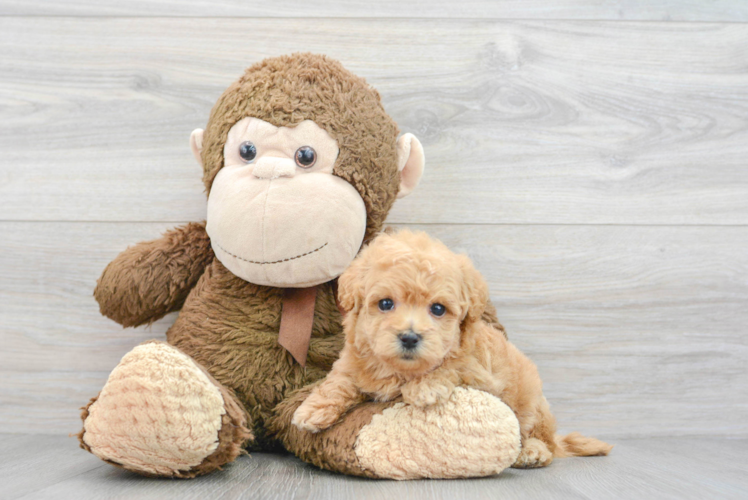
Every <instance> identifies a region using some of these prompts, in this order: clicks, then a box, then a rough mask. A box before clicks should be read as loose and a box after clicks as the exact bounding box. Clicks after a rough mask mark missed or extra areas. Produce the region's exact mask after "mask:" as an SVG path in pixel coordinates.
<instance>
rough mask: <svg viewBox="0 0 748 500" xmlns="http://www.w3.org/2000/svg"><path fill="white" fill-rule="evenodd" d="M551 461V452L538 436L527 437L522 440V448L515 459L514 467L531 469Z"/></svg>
mask: <svg viewBox="0 0 748 500" xmlns="http://www.w3.org/2000/svg"><path fill="white" fill-rule="evenodd" d="M552 461H553V453H552V452H551V450H549V449H548V446H546V444H545V443H544V442H543V441H541V440H540V439H538V438H527V439H523V440H522V450H521V451H520V452H519V456H518V457H517V460H515V462H514V465H512V467H514V468H515V469H533V468H536V467H546V466H548V465H550V464H551V462H552Z"/></svg>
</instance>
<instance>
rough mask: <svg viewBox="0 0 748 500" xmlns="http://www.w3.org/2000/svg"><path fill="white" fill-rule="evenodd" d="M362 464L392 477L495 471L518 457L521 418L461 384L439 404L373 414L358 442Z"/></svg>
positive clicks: (473, 474) (403, 406)
mask: <svg viewBox="0 0 748 500" xmlns="http://www.w3.org/2000/svg"><path fill="white" fill-rule="evenodd" d="M355 450H356V456H357V457H358V459H359V462H360V464H361V465H362V466H363V467H364V468H365V469H367V470H370V471H372V472H374V473H375V474H377V475H378V476H380V477H387V478H393V479H417V478H458V477H479V476H490V475H493V474H497V473H499V472H501V471H502V470H504V469H506V468H507V467H509V466H510V465H512V464H513V463H514V461H515V460H516V459H517V456H518V455H519V450H520V438H519V422H518V421H517V418H516V417H515V416H514V412H512V410H511V409H510V408H509V407H508V406H507V405H505V404H504V403H503V402H501V400H500V399H498V398H496V397H494V396H491V395H490V394H488V393H485V392H482V391H477V390H475V389H465V388H461V387H458V388H457V389H455V392H454V394H452V396H451V397H450V399H449V400H448V401H447V402H446V403H444V404H441V405H438V406H432V407H428V408H426V409H420V408H417V407H415V406H409V405H406V404H404V403H399V404H397V405H395V406H393V407H392V408H388V409H386V410H384V412H383V413H382V414H381V415H375V416H374V418H373V419H372V421H371V423H370V424H369V425H367V426H365V427H364V428H362V429H361V431H360V432H359V435H358V439H357V440H356V445H355Z"/></svg>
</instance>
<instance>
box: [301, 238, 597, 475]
mask: <svg viewBox="0 0 748 500" xmlns="http://www.w3.org/2000/svg"><path fill="white" fill-rule="evenodd" d="M339 295H340V303H341V305H342V307H343V308H344V309H345V310H346V311H348V312H347V313H346V317H345V321H344V326H345V333H346V344H345V347H344V349H343V351H342V352H341V354H340V359H339V360H338V361H336V362H335V364H334V365H333V369H332V372H330V374H328V375H327V378H326V379H325V380H324V382H322V383H321V384H320V385H318V386H317V387H316V388H315V389H314V391H313V392H312V393H311V395H310V396H309V398H308V399H307V400H306V401H305V402H304V404H302V405H301V406H300V407H299V408H298V410H297V411H296V413H295V415H294V417H293V423H294V424H295V425H297V426H298V427H300V428H303V429H306V430H309V431H312V432H317V431H319V430H320V429H326V428H328V427H330V426H331V425H333V424H334V423H335V422H336V421H337V420H338V418H339V417H340V416H341V415H342V414H343V413H345V412H346V411H347V410H348V409H349V408H351V407H353V406H355V405H357V404H359V403H361V402H362V401H363V400H365V399H366V398H367V397H370V398H373V399H374V400H377V401H389V400H391V399H393V398H395V397H397V396H400V395H402V397H403V399H404V401H405V402H406V403H409V404H413V405H416V406H421V407H423V406H429V405H433V404H437V403H439V402H441V401H445V400H446V399H448V398H449V396H450V394H451V393H452V391H453V390H454V388H455V387H456V386H459V385H464V386H471V387H474V388H477V389H481V390H484V391H486V392H489V393H491V394H493V395H495V396H497V397H499V398H501V400H502V401H503V402H504V403H506V404H507V405H508V406H509V407H510V408H512V410H513V411H514V412H515V414H516V415H517V418H518V419H519V422H520V433H521V436H522V440H523V450H522V452H521V453H520V456H519V458H518V459H517V462H516V463H515V466H517V467H542V466H545V465H548V464H549V463H550V462H551V460H552V459H553V457H554V456H556V457H559V456H572V455H606V454H607V453H608V452H609V451H610V449H611V447H610V446H609V445H607V444H606V443H603V442H601V441H598V440H596V439H592V438H585V437H583V436H581V435H579V434H572V435H569V436H566V437H563V438H557V437H556V421H555V418H554V417H553V415H552V414H551V411H550V407H549V405H548V402H547V401H546V399H545V397H544V396H543V391H542V382H541V380H540V376H539V375H538V371H537V368H536V367H535V364H534V363H533V362H532V361H530V360H529V359H528V358H527V357H526V356H525V355H523V354H522V353H521V352H520V351H519V350H518V349H517V348H516V347H514V345H513V344H511V343H510V342H508V341H507V340H506V339H505V338H504V335H502V333H501V332H500V331H498V330H496V329H495V328H493V327H492V326H491V325H490V324H488V323H486V322H485V321H483V320H482V315H483V312H484V310H485V308H486V305H487V303H488V286H487V285H486V283H485V281H484V280H483V278H482V277H481V276H480V274H479V273H478V272H477V271H476V270H475V268H474V267H473V265H472V263H471V262H470V260H469V259H468V258H467V257H465V256H464V255H455V254H454V253H452V252H451V251H450V250H449V249H448V248H447V247H446V246H444V245H443V244H442V243H440V242H438V241H436V240H433V239H431V238H429V237H428V236H427V235H426V234H425V233H412V232H410V231H401V232H400V233H398V234H396V235H387V234H383V235H381V236H379V237H378V238H377V239H375V240H374V241H373V243H372V244H370V245H369V246H368V247H367V248H366V249H365V250H363V251H362V252H361V254H360V256H359V257H358V258H357V259H356V260H355V261H354V263H353V264H351V266H350V267H349V268H348V270H347V271H346V272H345V273H344V274H343V276H341V278H340V292H339ZM382 300H390V301H392V303H393V304H394V306H393V308H392V309H389V310H382V309H381V308H380V301H382ZM434 304H440V305H442V306H444V307H445V311H446V312H444V313H443V314H442V315H438V314H437V313H435V312H433V311H432V307H433V305H434ZM405 334H407V335H413V334H416V335H418V336H419V337H420V340H419V342H418V344H417V346H416V347H415V348H410V349H408V348H405V347H404V346H403V343H402V342H401V340H400V337H401V336H402V335H405Z"/></svg>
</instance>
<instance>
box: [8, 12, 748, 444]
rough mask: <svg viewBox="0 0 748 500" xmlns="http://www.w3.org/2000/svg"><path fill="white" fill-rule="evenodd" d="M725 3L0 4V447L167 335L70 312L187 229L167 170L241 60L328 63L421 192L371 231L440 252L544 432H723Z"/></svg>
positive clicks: (737, 125) (735, 97) (735, 324)
mask: <svg viewBox="0 0 748 500" xmlns="http://www.w3.org/2000/svg"><path fill="white" fill-rule="evenodd" d="M747 22H748V3H746V2H742V1H740V0H735V1H729V0H719V1H713V2H702V1H700V0H689V1H676V0H662V1H655V2H649V3H648V4H647V6H644V5H643V4H642V3H640V2H630V1H625V0H620V1H614V2H610V1H594V0H576V1H575V0H565V1H559V2H551V1H541V0H527V1H524V0H523V1H520V0H513V1H510V0H507V1H498V2H489V1H487V0H486V1H482V0H472V1H464V2H442V1H439V2H426V1H414V2H407V1H405V2H404V1H398V2H394V1H390V0H388V1H383V2H346V3H345V4H344V5H343V4H341V5H333V4H330V3H327V2H318V1H300V0H297V1H289V2H245V1H239V0H223V1H221V2H207V1H186V0H180V1H179V2H175V1H166V0H163V1H148V2H146V1H117V2H114V1H102V2H99V1H96V2H94V1H92V0H88V1H76V2H72V1H60V2H54V3H50V2H41V1H20V0H16V1H12V0H6V1H0V152H1V154H0V234H2V237H0V341H1V342H2V347H1V348H0V432H32V433H68V432H74V431H76V430H77V428H78V420H77V414H78V411H77V408H78V407H79V406H81V405H82V404H84V403H85V402H86V401H87V400H88V398H90V397H91V396H93V395H95V394H96V393H97V392H98V390H99V389H100V388H101V386H102V385H103V383H104V381H105V380H106V377H107V375H108V372H109V371H110V370H111V369H112V368H113V367H114V366H115V365H116V363H117V361H118V360H119V358H120V357H121V356H122V355H123V354H124V353H126V352H127V351H128V350H129V349H131V348H132V347H133V346H134V345H136V344H137V343H139V342H141V341H142V340H145V339H148V338H163V333H164V332H165V330H166V328H168V326H169V324H170V323H171V322H172V321H173V319H174V316H173V315H171V316H170V317H167V318H165V319H163V320H161V321H159V322H157V323H156V324H154V325H153V326H152V327H150V328H140V329H135V330H123V329H121V328H120V327H118V326H117V325H116V324H114V323H113V322H111V321H109V320H106V319H105V318H103V317H101V316H100V315H99V313H98V308H97V305H96V303H95V301H94V300H93V298H92V296H91V292H92V290H93V287H94V284H95V281H96V278H97V277H98V274H99V273H100V272H101V270H102V269H103V268H104V266H105V265H106V264H107V262H109V261H110V260H111V259H112V258H113V257H115V256H116V255H117V253H118V252H119V251H121V250H123V249H124V248H126V247H127V246H128V245H129V244H132V243H135V242H137V241H140V240H144V239H150V238H155V237H157V236H158V235H159V234H160V233H161V232H162V231H164V230H165V229H167V228H169V227H171V226H173V225H175V224H177V223H180V222H185V221H192V220H201V219H203V218H204V216H205V197H204V194H203V191H202V185H201V183H200V171H199V169H198V167H197V165H196V163H195V161H194V160H193V158H192V157H191V154H190V152H189V147H188V140H187V139H188V137H189V133H190V131H191V130H192V129H193V128H196V127H202V126H204V125H205V122H206V120H207V117H208V113H209V111H210V108H211V106H212V104H213V103H214V101H215V100H216V98H217V97H218V96H219V94H220V93H221V91H222V90H223V89H224V88H225V87H226V86H227V85H228V84H229V83H230V82H231V81H233V80H234V79H235V78H237V77H238V76H239V75H240V74H241V72H242V70H243V68H244V67H246V66H248V65H249V64H251V63H253V62H255V61H258V60H260V59H262V58H264V57H267V56H273V55H278V54H283V53H288V52H293V51H313V52H321V53H326V54H329V55H330V56H332V57H335V58H337V59H340V60H341V61H342V62H343V63H344V64H345V65H346V66H347V67H348V68H349V69H351V70H352V71H353V72H355V73H357V74H359V75H361V76H365V77H366V78H367V79H368V80H369V82H370V83H372V84H373V85H374V86H376V87H377V88H378V89H379V90H380V92H381V93H382V96H383V100H384V103H385V107H386V109H387V110H388V111H389V112H390V114H391V115H392V116H393V117H394V118H395V119H396V120H397V122H398V123H399V124H400V126H401V128H402V130H403V131H404V132H413V133H415V134H416V135H417V136H418V137H419V138H420V139H421V140H422V142H423V144H424V147H425V152H426V157H427V171H426V174H425V177H424V179H423V182H422V184H421V185H420V186H419V188H418V189H417V191H416V192H415V193H414V194H412V195H411V196H410V197H408V198H405V199H403V200H400V201H398V203H397V205H396V207H395V209H394V210H393V212H392V214H391V217H390V222H391V223H392V224H395V225H398V226H408V227H415V228H419V229H423V230H426V231H428V232H429V233H431V234H433V235H434V236H436V237H439V238H442V239H443V240H444V241H445V242H446V243H447V244H448V245H450V246H451V247H452V248H455V249H457V250H461V251H465V252H467V253H468V254H469V255H470V256H471V257H472V258H473V259H474V260H475V262H476V265H477V266H478V268H479V269H480V270H481V271H482V272H483V273H484V274H485V276H486V277H487V279H488V281H489V283H490V287H491V292H492V298H493V300H494V302H495V303H496V305H497V307H498V310H499V314H500V318H501V319H502V320H503V322H504V323H505V325H506V327H507V329H508V331H509V335H510V338H511V339H512V340H513V341H514V342H515V343H516V344H517V345H518V346H519V347H520V348H522V349H523V350H525V351H526V352H527V353H528V354H529V355H530V356H531V357H532V358H533V359H534V360H535V361H536V362H537V363H538V365H539V368H540V371H541V374H542V375H543V377H544V380H545V384H546V393H547V396H548V399H549V400H550V401H551V404H552V407H553V408H554V410H555V412H556V413H557V416H558V419H559V421H560V425H561V427H562V428H563V429H566V430H582V431H585V432H589V433H593V434H597V435H599V436H600V437H605V438H607V439H615V437H632V436H652V435H663V436H672V435H723V436H731V435H742V436H745V435H746V434H748V423H747V422H748V340H747V338H748V337H747V336H746V330H748V25H747V24H746V23H747Z"/></svg>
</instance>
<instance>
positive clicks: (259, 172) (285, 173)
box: [252, 156, 296, 179]
mask: <svg viewBox="0 0 748 500" xmlns="http://www.w3.org/2000/svg"><path fill="white" fill-rule="evenodd" d="M294 174H296V164H295V163H294V161H293V160H291V159H290V158H278V157H275V156H268V157H263V158H258V159H257V163H255V165H254V167H252V175H254V176H255V177H257V178H259V179H277V178H278V177H293V176H294Z"/></svg>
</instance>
